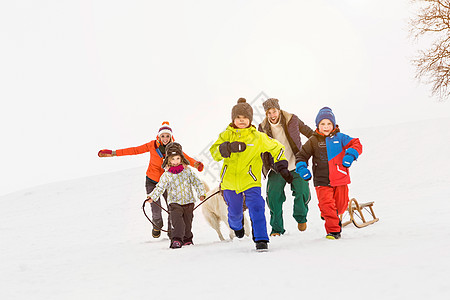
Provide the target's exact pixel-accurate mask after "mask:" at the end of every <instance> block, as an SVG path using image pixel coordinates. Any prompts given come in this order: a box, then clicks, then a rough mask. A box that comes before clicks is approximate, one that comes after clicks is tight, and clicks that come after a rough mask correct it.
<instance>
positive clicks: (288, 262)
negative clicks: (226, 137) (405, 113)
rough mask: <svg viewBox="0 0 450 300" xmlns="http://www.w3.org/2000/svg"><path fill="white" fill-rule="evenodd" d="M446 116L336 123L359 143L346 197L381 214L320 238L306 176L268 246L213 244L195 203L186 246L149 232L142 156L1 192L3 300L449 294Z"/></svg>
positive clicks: (321, 230) (449, 164)
mask: <svg viewBox="0 0 450 300" xmlns="http://www.w3.org/2000/svg"><path fill="white" fill-rule="evenodd" d="M449 121H450V119H440V120H430V121H420V122H411V123H405V124H400V125H397V126H386V127H377V128H368V129H358V130H346V129H345V127H343V128H342V131H343V132H344V133H347V134H349V135H351V136H355V137H359V138H360V139H361V142H362V144H363V147H364V149H363V155H362V156H361V157H360V159H359V160H358V162H356V163H355V164H354V165H353V166H352V168H351V172H352V184H351V185H350V196H351V197H356V198H357V199H358V200H360V201H361V202H367V201H375V205H374V209H375V212H376V214H377V216H378V217H380V221H379V222H378V223H376V224H374V225H371V226H369V227H366V228H363V229H357V228H356V227H354V226H353V225H349V226H347V227H345V228H344V230H343V238H342V239H341V240H338V241H330V240H327V239H325V238H324V236H325V231H324V228H323V221H321V220H320V218H319V211H318V208H317V198H316V197H315V192H314V190H313V188H312V183H310V187H311V191H312V195H313V199H312V200H311V203H310V213H309V216H308V217H309V220H308V230H307V231H306V232H303V233H301V232H299V231H298V230H297V229H296V223H295V221H294V219H293V218H291V217H290V215H291V213H292V208H291V206H292V200H291V199H290V198H289V197H288V200H287V203H286V204H285V206H284V209H285V223H286V226H287V230H288V232H287V234H286V235H284V236H282V237H279V238H273V239H271V243H270V245H269V246H270V251H269V252H267V253H256V252H255V251H254V250H253V249H254V246H253V242H252V241H251V239H250V238H247V237H246V238H244V239H242V240H236V239H235V240H234V241H232V242H229V241H228V242H220V241H219V240H218V238H217V235H216V233H215V232H214V231H213V230H212V229H211V228H210V227H209V226H207V224H206V222H205V221H204V219H203V216H202V214H201V209H198V210H196V211H195V218H194V225H193V232H194V242H195V245H194V246H190V247H186V248H182V249H179V250H172V249H169V248H168V245H169V242H168V239H167V238H166V237H165V236H163V237H162V238H160V239H153V238H152V237H151V234H150V231H151V225H150V223H149V222H148V221H147V220H146V219H145V217H144V215H143V213H142V210H141V205H142V202H143V200H144V199H145V188H144V179H145V175H144V174H145V169H146V168H145V167H146V166H143V167H140V168H135V169H130V170H127V171H124V172H120V173H112V174H105V175H102V176H95V177H87V178H83V179H79V180H74V181H67V182H58V183H54V184H49V185H44V186H40V187H38V188H33V189H28V190H25V191H22V192H17V193H13V194H9V195H6V196H2V197H0V214H1V217H0V220H1V223H0V235H1V243H0V264H1V268H0V269H1V275H0V282H2V288H1V289H0V298H1V299H294V298H295V299H300V298H303V299H328V298H332V299H410V298H414V299H416V298H422V297H427V298H428V299H446V298H448V297H449V296H450V283H449V281H448V273H449V271H448V270H449V269H450V233H449V229H450V218H449V215H450V203H449V194H450V171H449V169H450V161H449V160H448V158H447V156H448V149H449V148H450V133H449V131H448V130H442V129H441V128H443V126H442V125H443V124H445V125H447V124H449ZM200 176H201V173H200ZM266 213H267V215H268V212H267V211H266Z"/></svg>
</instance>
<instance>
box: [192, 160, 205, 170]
mask: <svg viewBox="0 0 450 300" xmlns="http://www.w3.org/2000/svg"><path fill="white" fill-rule="evenodd" d="M204 167H205V166H204V165H203V164H202V162H201V161H196V162H195V163H194V168H196V169H197V170H198V171H199V172H201V171H203V168H204Z"/></svg>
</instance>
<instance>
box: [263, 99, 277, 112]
mask: <svg viewBox="0 0 450 300" xmlns="http://www.w3.org/2000/svg"><path fill="white" fill-rule="evenodd" d="M263 107H264V111H265V112H267V111H268V110H269V109H271V108H276V109H278V110H280V104H278V99H276V98H269V99H267V100H266V101H264V102H263Z"/></svg>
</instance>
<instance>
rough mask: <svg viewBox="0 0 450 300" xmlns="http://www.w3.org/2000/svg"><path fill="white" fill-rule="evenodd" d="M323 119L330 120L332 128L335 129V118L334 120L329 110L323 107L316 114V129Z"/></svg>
mask: <svg viewBox="0 0 450 300" xmlns="http://www.w3.org/2000/svg"><path fill="white" fill-rule="evenodd" d="M323 119H328V120H330V121H331V123H333V127H336V118H335V116H334V114H333V111H332V110H331V108H329V107H326V106H325V107H322V108H321V109H320V110H319V113H318V114H317V117H316V126H317V127H319V123H320V121H322V120H323Z"/></svg>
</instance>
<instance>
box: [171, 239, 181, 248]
mask: <svg viewBox="0 0 450 300" xmlns="http://www.w3.org/2000/svg"><path fill="white" fill-rule="evenodd" d="M181 247H182V244H181V242H180V241H179V240H173V241H172V243H171V244H170V248H172V249H178V248H181Z"/></svg>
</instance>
